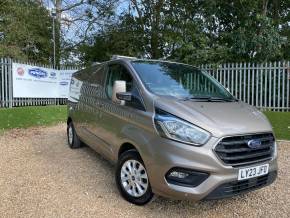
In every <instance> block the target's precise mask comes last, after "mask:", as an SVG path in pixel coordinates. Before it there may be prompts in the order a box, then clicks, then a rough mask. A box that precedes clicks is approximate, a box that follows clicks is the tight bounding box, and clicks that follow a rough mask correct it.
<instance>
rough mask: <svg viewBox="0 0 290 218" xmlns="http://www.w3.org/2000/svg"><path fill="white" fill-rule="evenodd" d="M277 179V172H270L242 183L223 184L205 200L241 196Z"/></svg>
mask: <svg viewBox="0 0 290 218" xmlns="http://www.w3.org/2000/svg"><path fill="white" fill-rule="evenodd" d="M276 177H277V171H273V172H270V173H269V174H268V175H265V176H260V177H257V178H252V179H247V180H243V181H234V182H229V183H225V184H223V185H221V186H219V187H218V188H216V189H215V190H214V191H213V192H211V193H210V194H209V195H208V196H207V197H206V198H205V199H219V198H226V197H232V196H235V195H238V194H243V193H246V192H249V191H253V190H256V189H259V188H262V187H264V186H267V185H270V184H271V183H273V182H274V181H275V179H276Z"/></svg>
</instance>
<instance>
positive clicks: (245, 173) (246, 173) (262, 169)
mask: <svg viewBox="0 0 290 218" xmlns="http://www.w3.org/2000/svg"><path fill="white" fill-rule="evenodd" d="M268 171H269V164H264V165H261V166H256V167H249V168H243V169H239V177H238V180H244V179H250V178H254V177H258V176H263V175H266V174H268Z"/></svg>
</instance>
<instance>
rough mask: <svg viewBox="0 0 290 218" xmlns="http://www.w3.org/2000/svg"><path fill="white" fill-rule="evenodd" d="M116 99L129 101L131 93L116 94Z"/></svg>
mask: <svg viewBox="0 0 290 218" xmlns="http://www.w3.org/2000/svg"><path fill="white" fill-rule="evenodd" d="M116 96H117V98H118V99H119V100H121V101H131V100H132V93H131V92H118V93H117V94H116Z"/></svg>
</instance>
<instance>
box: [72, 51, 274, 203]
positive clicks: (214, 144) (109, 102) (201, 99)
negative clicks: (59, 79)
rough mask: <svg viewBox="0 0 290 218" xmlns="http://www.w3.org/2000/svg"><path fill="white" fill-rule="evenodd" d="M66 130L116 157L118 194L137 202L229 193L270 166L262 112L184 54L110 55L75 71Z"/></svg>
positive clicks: (246, 186) (269, 175)
mask: <svg viewBox="0 0 290 218" xmlns="http://www.w3.org/2000/svg"><path fill="white" fill-rule="evenodd" d="M67 137H68V144H69V146H70V147H71V148H79V147H81V146H82V145H83V144H86V145H88V146H90V147H91V148H93V149H94V150H96V151H97V152H98V153H100V154H101V155H102V156H104V157H105V158H106V159H108V160H109V161H111V162H113V163H115V165H116V172H115V180H116V185H117V187H118V189H119V191H120V194H121V195H122V196H123V197H124V198H125V199H126V200H127V201H129V202H131V203H134V204H137V205H144V204H146V203H148V202H149V201H150V200H151V199H152V197H153V195H154V194H156V195H161V196H164V197H169V198H174V199H190V200H193V201H198V200H201V199H218V198H225V197H231V196H235V195H238V194H243V193H246V192H249V191H253V190H256V189H259V188H262V187H265V186H268V185H270V184H271V183H273V181H274V180H275V178H276V176H277V148H276V146H277V145H276V142H275V137H274V134H273V130H272V128H271V125H270V123H269V122H268V120H267V119H266V117H265V116H264V115H263V114H262V113H261V112H260V111H258V110H257V109H256V108H255V107H253V106H250V105H248V104H246V103H244V102H242V101H240V100H237V99H236V98H235V97H233V96H232V95H231V93H230V92H229V91H228V90H227V89H226V88H225V87H223V86H222V85H221V84H220V83H219V82H218V81H216V80H215V79H214V78H213V77H211V76H210V75H209V74H207V73H206V72H205V71H203V70H200V69H198V68H195V67H192V66H190V65H187V64H181V63H175V62H168V61H160V60H146V59H137V58H129V57H119V56H115V58H114V59H112V60H110V61H107V62H104V63H100V64H96V65H93V66H91V67H88V68H86V69H82V70H80V71H78V72H76V73H74V74H73V76H72V79H71V84H70V93H69V98H68V119H67Z"/></svg>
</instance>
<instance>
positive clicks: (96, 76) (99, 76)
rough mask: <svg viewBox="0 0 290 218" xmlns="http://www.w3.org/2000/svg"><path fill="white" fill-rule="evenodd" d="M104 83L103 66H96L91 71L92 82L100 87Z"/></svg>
mask: <svg viewBox="0 0 290 218" xmlns="http://www.w3.org/2000/svg"><path fill="white" fill-rule="evenodd" d="M103 81H104V66H102V65H101V66H98V67H97V68H96V69H94V70H93V76H92V82H93V83H95V84H98V85H102V84H103Z"/></svg>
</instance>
